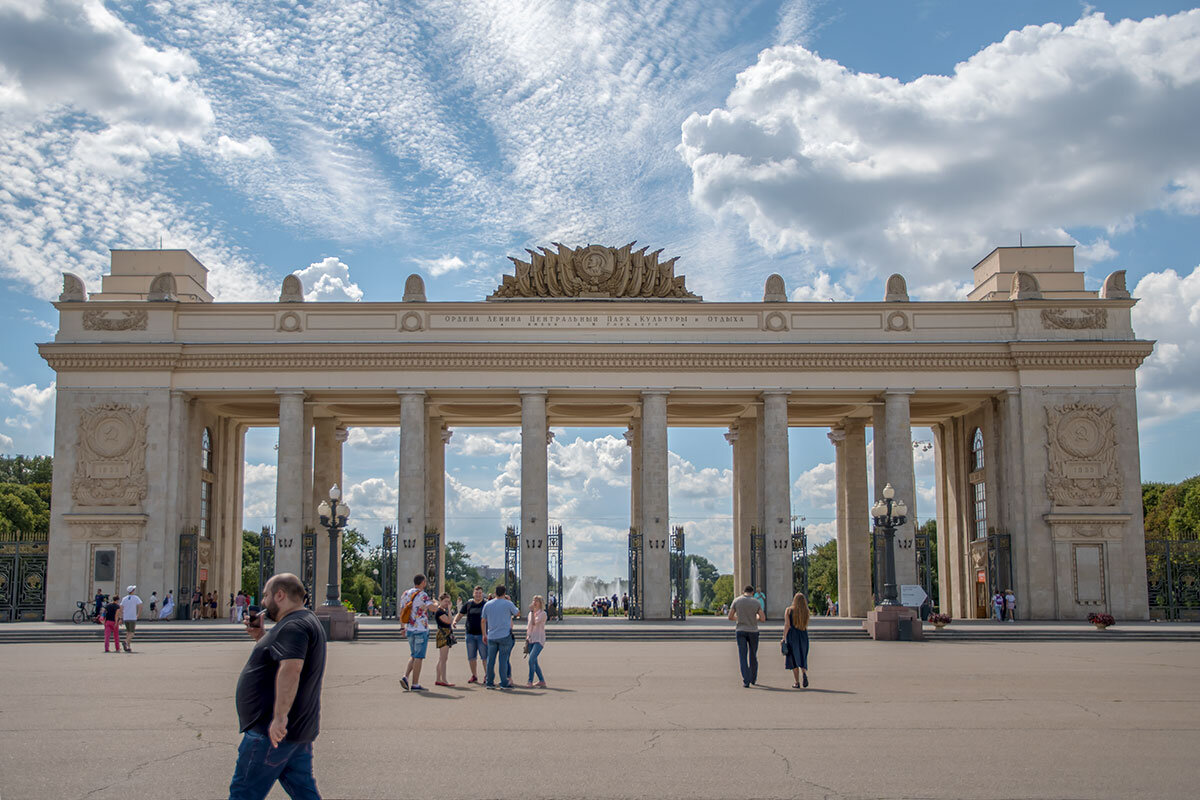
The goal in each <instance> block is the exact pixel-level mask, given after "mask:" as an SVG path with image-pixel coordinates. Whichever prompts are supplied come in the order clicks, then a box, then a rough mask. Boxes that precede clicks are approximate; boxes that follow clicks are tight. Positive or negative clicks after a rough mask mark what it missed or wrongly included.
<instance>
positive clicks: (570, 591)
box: [563, 575, 629, 608]
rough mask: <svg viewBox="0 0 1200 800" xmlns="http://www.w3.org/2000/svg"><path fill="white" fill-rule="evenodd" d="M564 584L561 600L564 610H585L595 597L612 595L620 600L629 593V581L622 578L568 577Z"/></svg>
mask: <svg viewBox="0 0 1200 800" xmlns="http://www.w3.org/2000/svg"><path fill="white" fill-rule="evenodd" d="M564 583H565V584H566V586H567V591H566V596H565V597H564V598H563V607H564V608H587V607H588V606H590V605H591V604H592V601H593V600H595V599H596V598H597V597H609V598H611V597H612V596H613V595H614V594H615V595H616V596H617V599H618V600H620V598H621V596H622V595H624V594H625V593H627V592H628V591H629V581H628V580H626V579H624V578H608V579H604V578H597V577H595V576H594V575H586V576H582V577H581V576H575V575H572V576H570V577H568V578H567V579H566V580H565V581H564Z"/></svg>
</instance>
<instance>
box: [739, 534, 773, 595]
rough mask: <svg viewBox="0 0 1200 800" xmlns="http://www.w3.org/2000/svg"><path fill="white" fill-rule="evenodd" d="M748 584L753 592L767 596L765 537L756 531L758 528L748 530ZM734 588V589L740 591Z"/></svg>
mask: <svg viewBox="0 0 1200 800" xmlns="http://www.w3.org/2000/svg"><path fill="white" fill-rule="evenodd" d="M750 583H751V585H753V586H754V591H756V592H762V595H763V596H764V597H766V595H767V537H766V534H765V533H763V532H760V531H759V530H758V526H757V525H755V526H752V527H751V528H750ZM741 588H742V587H740V586H735V587H734V589H735V590H737V589H741Z"/></svg>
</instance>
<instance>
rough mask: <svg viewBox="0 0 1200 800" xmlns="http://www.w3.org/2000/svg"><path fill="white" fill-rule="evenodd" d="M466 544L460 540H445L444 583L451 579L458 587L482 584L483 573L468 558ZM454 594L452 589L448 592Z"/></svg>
mask: <svg viewBox="0 0 1200 800" xmlns="http://www.w3.org/2000/svg"><path fill="white" fill-rule="evenodd" d="M469 558H470V554H469V553H467V546H466V545H465V544H463V543H462V542H446V584H447V586H449V584H450V582H451V581H453V582H454V583H455V584H456V585H457V586H458V587H459V589H460V591H461V590H462V589H467V590H468V591H469V590H470V589H474V588H475V587H476V586H482V585H483V575H482V573H480V572H479V570H478V569H477V568H476V567H475V566H474V565H472V564H471V563H470V562H469V561H468V559H469ZM450 593H451V594H454V592H453V591H451V592H450Z"/></svg>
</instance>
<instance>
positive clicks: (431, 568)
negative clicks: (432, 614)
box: [424, 528, 442, 599]
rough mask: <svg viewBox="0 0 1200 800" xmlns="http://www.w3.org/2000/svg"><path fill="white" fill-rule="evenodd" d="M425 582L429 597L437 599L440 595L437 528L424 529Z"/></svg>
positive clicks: (438, 537)
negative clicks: (426, 582)
mask: <svg viewBox="0 0 1200 800" xmlns="http://www.w3.org/2000/svg"><path fill="white" fill-rule="evenodd" d="M424 563H425V580H426V581H428V584H427V585H428V587H429V588H428V589H427V590H426V591H428V592H429V596H430V597H432V598H435V599H436V598H438V597H440V596H441V594H442V541H441V537H440V536H438V530H437V528H426V529H425V561H424Z"/></svg>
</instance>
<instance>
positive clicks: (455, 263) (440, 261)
mask: <svg viewBox="0 0 1200 800" xmlns="http://www.w3.org/2000/svg"><path fill="white" fill-rule="evenodd" d="M413 260H414V261H415V262H416V263H417V265H418V266H421V267H424V268H425V270H426V271H427V272H428V273H429V274H430V275H432V276H433V277H435V278H436V277H438V276H439V275H445V274H446V273H447V272H453V271H455V270H459V269H462V268H463V267H465V266H466V265H467V262H465V261H463V260H462V259H461V258H459V257H458V256H442V257H441V258H415V259H413Z"/></svg>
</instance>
